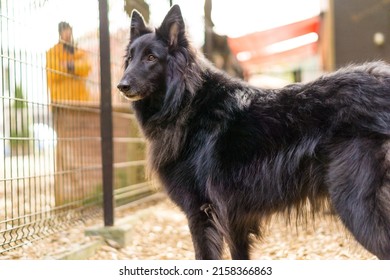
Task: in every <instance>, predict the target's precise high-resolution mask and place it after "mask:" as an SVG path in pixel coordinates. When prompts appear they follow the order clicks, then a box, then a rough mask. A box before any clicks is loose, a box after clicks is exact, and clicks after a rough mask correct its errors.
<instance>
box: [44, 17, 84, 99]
mask: <svg viewBox="0 0 390 280" xmlns="http://www.w3.org/2000/svg"><path fill="white" fill-rule="evenodd" d="M58 32H59V36H60V38H59V42H58V43H57V44H56V45H54V46H53V47H52V48H51V49H49V50H48V51H47V52H46V71H47V84H48V88H49V91H50V98H51V101H52V102H56V101H61V100H82V101H87V100H90V94H89V92H88V90H87V86H86V77H87V76H88V74H89V72H90V70H91V65H90V63H89V61H88V56H87V53H86V52H85V51H83V50H80V49H77V48H76V47H75V46H74V42H73V33H72V27H71V26H70V25H69V23H67V22H60V23H59V24H58Z"/></svg>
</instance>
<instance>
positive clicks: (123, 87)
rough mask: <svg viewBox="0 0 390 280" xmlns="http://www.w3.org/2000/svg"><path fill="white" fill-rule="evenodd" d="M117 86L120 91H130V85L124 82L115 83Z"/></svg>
mask: <svg viewBox="0 0 390 280" xmlns="http://www.w3.org/2000/svg"><path fill="white" fill-rule="evenodd" d="M117 88H118V89H119V90H120V91H121V92H128V91H130V85H129V84H128V83H126V82H123V81H121V82H119V84H118V85H117Z"/></svg>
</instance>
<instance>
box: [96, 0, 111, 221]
mask: <svg viewBox="0 0 390 280" xmlns="http://www.w3.org/2000/svg"><path fill="white" fill-rule="evenodd" d="M107 1H108V0H99V21H100V24H99V40H100V83H101V84H100V110H101V115H100V131H101V139H102V146H101V147H102V164H103V208H104V209H103V210H104V226H113V225H114V196H113V143H112V106H111V70H110V69H111V68H110V33H109V22H108V4H107Z"/></svg>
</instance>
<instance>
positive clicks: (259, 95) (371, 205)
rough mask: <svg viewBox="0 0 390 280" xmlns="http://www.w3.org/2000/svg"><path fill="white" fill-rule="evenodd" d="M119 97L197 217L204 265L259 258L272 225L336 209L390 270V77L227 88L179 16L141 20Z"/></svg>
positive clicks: (382, 68)
mask: <svg viewBox="0 0 390 280" xmlns="http://www.w3.org/2000/svg"><path fill="white" fill-rule="evenodd" d="M130 36H131V37H130V43H129V45H128V48H127V52H126V61H125V72H124V74H123V78H122V80H121V81H120V83H119V85H118V88H119V89H120V91H121V92H122V93H123V95H124V96H125V97H127V98H128V99H130V100H132V101H133V103H132V105H133V108H134V111H135V114H136V116H137V119H138V121H139V123H140V126H141V127H142V131H143V133H144V135H145V137H146V138H147V140H148V143H149V151H148V154H149V164H150V169H151V170H152V173H153V174H155V175H156V176H157V177H158V179H159V180H160V181H161V183H162V185H163V186H164V187H165V189H166V191H167V193H168V195H169V196H170V198H171V199H172V200H173V201H174V202H175V203H176V204H177V205H178V206H179V207H180V208H181V209H182V210H183V211H184V213H185V214H186V216H187V219H188V223H189V228H190V231H191V235H192V241H193V244H194V248H195V256H196V258H197V259H220V258H221V255H222V251H223V240H225V241H226V242H227V244H228V246H229V249H230V252H231V257H232V258H233V259H248V258H249V251H250V244H251V237H252V236H257V237H259V236H260V235H261V234H262V227H261V225H262V223H264V222H265V221H266V220H267V218H268V217H270V215H271V214H273V213H275V212H283V213H285V214H287V215H289V217H291V213H298V215H300V214H302V213H306V211H307V210H308V209H310V210H312V211H317V210H321V209H323V205H326V204H329V205H330V206H331V207H332V211H333V212H334V213H336V214H337V215H338V217H339V218H340V219H341V221H342V222H343V224H344V225H345V227H346V228H347V229H348V230H349V231H350V232H351V233H352V234H353V236H354V237H355V238H356V240H357V241H358V242H360V244H362V245H363V246H364V247H365V248H366V249H367V250H368V251H370V252H371V253H373V254H375V255H376V256H377V257H378V258H381V259H390V165H389V162H390V160H389V158H388V156H387V151H388V149H389V148H390V146H389V145H388V143H389V141H388V140H389V138H390V66H389V65H387V64H385V63H383V62H373V63H366V64H363V65H360V66H350V67H347V68H344V69H341V70H339V71H337V72H335V73H333V74H328V75H324V76H322V77H320V78H319V79H317V80H315V81H313V82H310V83H307V84H293V85H290V86H287V87H284V88H281V89H277V90H265V89H260V88H255V87H251V86H249V85H248V84H246V83H245V82H242V81H239V80H237V79H233V78H231V77H228V76H227V75H226V74H224V73H222V72H220V71H218V70H216V69H215V68H213V67H212V66H211V65H210V64H209V63H208V62H206V61H205V59H203V58H200V56H199V55H197V54H196V53H195V51H194V50H193V48H192V47H191V45H190V43H189V41H188V38H187V37H186V34H185V27H184V22H183V18H182V15H181V11H180V8H179V6H177V5H176V6H173V7H172V8H171V10H170V11H169V12H168V14H167V15H166V17H165V19H164V21H163V22H162V24H161V26H160V27H159V28H157V29H155V30H152V29H150V28H148V27H147V26H146V25H145V23H144V20H143V18H142V16H141V15H140V14H139V13H137V12H136V11H134V12H133V14H132V18H131V31H130Z"/></svg>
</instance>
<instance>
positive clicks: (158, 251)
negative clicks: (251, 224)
mask: <svg viewBox="0 0 390 280" xmlns="http://www.w3.org/2000/svg"><path fill="white" fill-rule="evenodd" d="M139 211H143V212H144V215H142V218H140V220H139V222H138V221H136V222H133V224H134V229H133V232H132V237H133V238H132V241H131V243H130V244H129V245H128V246H126V247H125V248H120V247H119V246H118V244H116V243H115V242H113V241H107V242H106V243H105V244H104V245H102V246H101V247H100V249H99V250H97V252H96V253H95V254H94V255H93V256H92V257H90V258H89V259H90V260H167V259H177V260H191V259H194V252H193V247H192V242H191V236H190V232H189V229H188V226H187V221H186V218H185V216H184V214H183V213H181V212H180V210H179V209H178V208H177V207H176V206H175V205H174V204H173V203H171V202H170V201H169V200H168V199H167V198H166V197H163V198H162V199H159V200H157V201H154V202H147V203H143V204H138V205H137V206H136V207H127V208H122V209H120V210H117V211H116V217H117V221H118V220H121V219H122V218H123V219H124V218H126V217H129V216H131V215H137V213H139ZM145 211H146V215H145ZM100 223H101V218H100V219H93V220H90V221H88V222H87V223H86V224H80V225H78V226H75V227H72V228H71V229H69V230H66V231H63V232H58V233H55V234H53V235H51V236H49V237H46V238H44V239H42V240H40V241H36V242H32V243H29V244H27V245H25V246H22V247H20V248H17V249H15V250H12V251H9V252H6V253H4V254H2V255H0V260H1V259H14V260H15V259H45V258H51V257H53V256H56V255H58V254H64V253H66V252H69V251H72V250H74V249H76V248H78V247H80V246H83V245H84V244H87V243H88V242H90V241H92V240H94V239H96V237H89V236H85V235H84V230H85V228H86V227H89V226H92V225H99V224H100ZM254 244H255V245H254V248H253V250H252V255H251V258H252V259H273V260H283V259H293V260H312V259H316V260H325V259H330V260H339V259H353V260H364V259H376V257H375V256H373V255H372V254H370V253H368V252H367V251H366V250H364V249H363V248H362V247H361V246H360V245H359V244H358V243H357V242H356V241H354V239H353V238H352V237H351V236H350V235H349V234H348V232H347V231H346V230H345V229H344V228H343V226H342V225H341V224H340V222H339V221H337V219H335V218H331V216H330V215H327V214H325V215H320V216H318V217H316V219H315V221H314V222H312V221H311V220H308V221H307V222H305V223H303V224H301V223H298V222H295V221H293V222H287V221H286V220H285V219H284V218H283V217H282V216H275V217H273V218H272V219H271V221H270V224H269V226H268V227H267V228H266V231H265V233H264V237H263V239H262V240H256V241H255V242H254ZM224 258H225V259H229V258H230V256H229V253H228V251H227V250H226V253H225V255H224Z"/></svg>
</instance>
